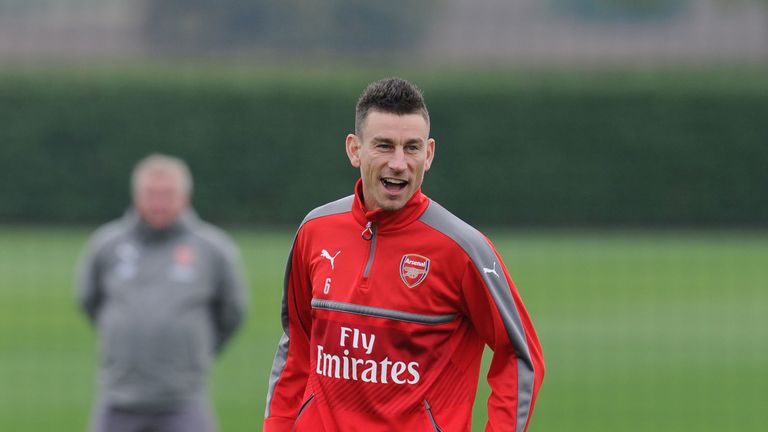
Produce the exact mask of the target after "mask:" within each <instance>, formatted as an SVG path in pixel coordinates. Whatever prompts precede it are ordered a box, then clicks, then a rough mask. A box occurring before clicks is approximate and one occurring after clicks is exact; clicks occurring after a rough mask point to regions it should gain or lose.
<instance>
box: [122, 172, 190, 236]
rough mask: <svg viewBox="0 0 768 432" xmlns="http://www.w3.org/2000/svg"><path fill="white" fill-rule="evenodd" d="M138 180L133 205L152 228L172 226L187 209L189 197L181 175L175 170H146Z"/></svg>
mask: <svg viewBox="0 0 768 432" xmlns="http://www.w3.org/2000/svg"><path fill="white" fill-rule="evenodd" d="M137 180H138V181H137V184H136V189H135V190H134V191H133V205H134V206H135V207H136V210H137V211H138V212H139V215H140V216H141V218H142V219H143V220H144V222H146V223H147V225H149V226H151V227H152V228H156V229H162V228H166V227H168V226H170V225H171V224H173V223H174V222H175V221H176V219H178V217H179V215H181V213H182V212H183V211H184V209H186V207H187V205H188V203H189V198H188V196H187V193H186V192H185V191H184V187H183V183H182V178H181V175H179V174H177V173H175V172H173V171H163V170H155V171H145V172H144V173H142V174H140V175H139V178H138V179H137Z"/></svg>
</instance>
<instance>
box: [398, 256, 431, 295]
mask: <svg viewBox="0 0 768 432" xmlns="http://www.w3.org/2000/svg"><path fill="white" fill-rule="evenodd" d="M427 273H429V258H427V257H423V256H421V255H416V254H407V255H403V259H402V260H400V279H402V280H403V283H404V284H405V286H407V287H408V288H413V287H415V286H416V285H418V284H420V283H422V282H424V279H426V277H427Z"/></svg>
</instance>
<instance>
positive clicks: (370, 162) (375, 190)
mask: <svg viewBox="0 0 768 432" xmlns="http://www.w3.org/2000/svg"><path fill="white" fill-rule="evenodd" d="M360 133H361V135H362V136H357V135H355V134H350V135H347V143H346V144H347V156H349V161H350V162H351V163H352V166H354V167H355V168H360V177H361V178H362V181H363V195H364V197H365V207H366V209H368V210H369V211H371V210H376V209H380V208H381V209H384V210H389V211H392V210H399V209H401V208H403V206H405V204H406V203H407V202H408V200H409V199H410V198H411V197H412V196H413V194H414V193H415V192H416V190H418V189H419V187H420V186H421V183H422V181H424V173H425V172H426V171H428V170H429V167H430V166H431V165H432V158H433V157H434V155H435V140H434V139H432V138H429V126H428V125H427V121H426V120H425V119H424V117H422V115H421V114H405V115H398V114H392V113H384V112H380V111H371V112H369V113H368V116H367V117H366V119H365V122H364V123H363V126H362V130H361V131H360Z"/></svg>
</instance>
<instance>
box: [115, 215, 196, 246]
mask: <svg viewBox="0 0 768 432" xmlns="http://www.w3.org/2000/svg"><path fill="white" fill-rule="evenodd" d="M196 220H197V214H196V213H195V211H194V210H192V209H186V210H184V211H183V212H182V213H181V215H180V216H179V217H178V219H176V221H174V222H173V223H172V224H171V225H169V226H167V227H165V228H161V229H157V228H154V227H151V226H149V225H147V223H146V222H144V220H143V219H142V218H141V216H140V215H139V212H138V211H136V209H135V208H133V207H131V208H129V209H128V210H127V211H126V212H125V215H124V216H123V221H124V222H125V223H126V224H127V225H128V226H129V227H130V228H131V230H133V232H134V233H135V234H136V235H137V236H138V237H139V238H140V239H141V240H144V241H148V242H153V241H163V240H165V239H168V238H171V237H174V236H176V235H179V234H181V233H182V232H184V231H185V230H186V229H187V228H189V227H190V225H191V224H193V223H194V222H195V221H196Z"/></svg>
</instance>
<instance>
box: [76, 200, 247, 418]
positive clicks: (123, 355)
mask: <svg viewBox="0 0 768 432" xmlns="http://www.w3.org/2000/svg"><path fill="white" fill-rule="evenodd" d="M77 294H78V301H79V303H80V305H81V306H82V308H83V309H84V311H85V312H86V314H87V315H88V317H89V318H90V319H91V321H92V322H93V323H94V324H95V326H96V328H97V332H98V335H99V340H100V348H101V373H100V381H101V391H102V397H103V399H104V400H105V401H106V402H107V403H108V404H110V405H112V406H116V407H122V408H127V409H137V410H162V409H168V408H173V407H176V406H179V405H181V404H184V403H186V402H189V401H191V400H192V399H194V398H196V397H200V396H202V395H203V394H204V392H205V391H206V388H207V385H206V382H207V375H208V370H209V367H210V365H211V363H212V361H213V359H214V357H215V355H216V353H218V352H219V351H220V350H221V349H222V347H223V346H224V344H225V342H226V341H227V340H228V339H229V338H230V336H232V334H233V333H234V332H235V330H236V329H237V328H238V326H239V325H240V323H241V322H242V320H243V318H244V314H245V308H246V304H247V288H246V286H245V283H244V280H243V278H242V275H241V271H240V268H239V253H238V250H237V247H236V246H235V244H234V243H233V242H232V241H231V240H230V239H229V237H227V235H226V234H225V233H224V232H223V231H221V230H219V229H217V228H215V227H213V226H212V225H210V224H207V223H205V222H203V221H201V220H199V219H198V218H197V216H196V215H195V214H194V212H192V211H191V210H188V211H187V212H185V214H184V215H183V216H182V217H181V218H179V220H178V221H177V222H176V223H175V224H174V225H172V226H170V227H169V228H166V229H163V230H155V229H152V228H150V227H149V226H147V225H146V224H144V223H143V222H142V221H141V219H140V218H139V216H138V215H137V214H136V212H135V211H133V210H129V211H128V212H127V213H126V215H125V216H124V217H123V218H122V219H119V220H116V221H113V222H111V223H109V224H107V225H104V226H103V227H101V228H100V229H99V230H97V231H96V233H95V234H94V235H93V236H92V237H91V239H90V241H89V243H88V245H87V247H86V250H85V252H84V254H83V257H82V259H81V264H80V271H79V273H78V282H77Z"/></svg>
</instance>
